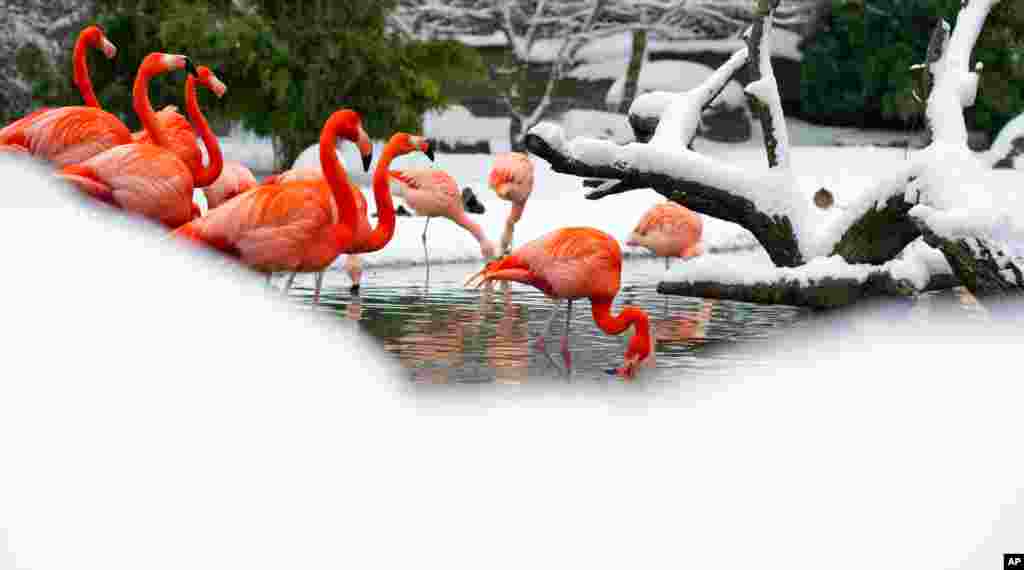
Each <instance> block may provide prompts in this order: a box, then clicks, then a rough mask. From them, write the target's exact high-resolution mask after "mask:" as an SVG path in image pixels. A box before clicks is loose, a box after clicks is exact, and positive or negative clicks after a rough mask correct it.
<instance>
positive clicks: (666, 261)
mask: <svg viewBox="0 0 1024 570" xmlns="http://www.w3.org/2000/svg"><path fill="white" fill-rule="evenodd" d="M665 271H668V256H667V255H666V256H665Z"/></svg>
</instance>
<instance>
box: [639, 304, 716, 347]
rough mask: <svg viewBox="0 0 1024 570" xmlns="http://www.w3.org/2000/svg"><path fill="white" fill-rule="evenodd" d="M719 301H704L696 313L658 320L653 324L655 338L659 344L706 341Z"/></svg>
mask: <svg viewBox="0 0 1024 570" xmlns="http://www.w3.org/2000/svg"><path fill="white" fill-rule="evenodd" d="M716 303H717V301H716V300H715V299H702V300H701V305H700V308H699V309H697V311H696V312H695V313H690V312H687V313H686V314H683V315H679V314H678V313H676V314H673V315H668V316H666V317H664V318H661V319H657V320H655V321H654V323H652V325H653V327H654V338H655V339H656V340H657V341H658V342H684V341H688V340H693V339H704V338H705V332H706V331H707V326H708V323H710V322H711V314H712V311H713V310H714V308H715V304H716Z"/></svg>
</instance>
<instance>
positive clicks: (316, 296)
mask: <svg viewBox="0 0 1024 570" xmlns="http://www.w3.org/2000/svg"><path fill="white" fill-rule="evenodd" d="M323 284H324V272H323V271H319V272H317V274H316V289H315V291H314V292H313V305H314V306H316V305H319V304H320V287H321V286H323Z"/></svg>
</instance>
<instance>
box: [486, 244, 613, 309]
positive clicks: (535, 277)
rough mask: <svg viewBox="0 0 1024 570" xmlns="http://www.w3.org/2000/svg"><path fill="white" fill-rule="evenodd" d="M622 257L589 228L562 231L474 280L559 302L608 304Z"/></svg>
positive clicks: (517, 251) (497, 263)
mask: <svg viewBox="0 0 1024 570" xmlns="http://www.w3.org/2000/svg"><path fill="white" fill-rule="evenodd" d="M621 272H622V252H621V250H620V248H619V244H618V242H617V241H615V239H614V238H613V237H611V236H610V235H608V234H607V233H605V232H602V231H600V230H597V229H594V228H587V227H577V228H562V229H559V230H555V231H553V232H550V233H547V234H545V235H543V236H541V237H539V238H537V239H534V240H533V241H530V242H528V243H525V244H523V245H521V246H519V247H518V248H516V249H515V250H514V251H512V253H510V254H509V255H507V256H505V257H503V258H501V259H499V260H497V261H494V262H492V263H490V264H488V265H487V266H486V267H485V268H484V270H483V271H482V272H481V273H479V274H478V275H477V276H476V277H477V278H482V279H483V280H484V281H517V282H520V283H526V284H528V285H532V286H534V287H536V288H537V289H540V290H541V291H543V292H544V293H545V294H546V295H548V296H550V297H554V298H558V299H579V298H583V297H590V298H601V299H611V298H614V297H615V295H616V294H618V291H619V280H620V275H621Z"/></svg>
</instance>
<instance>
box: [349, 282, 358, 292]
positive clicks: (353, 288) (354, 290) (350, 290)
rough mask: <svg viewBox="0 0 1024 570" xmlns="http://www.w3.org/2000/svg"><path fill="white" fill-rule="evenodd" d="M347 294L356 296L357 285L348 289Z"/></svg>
mask: <svg viewBox="0 0 1024 570" xmlns="http://www.w3.org/2000/svg"><path fill="white" fill-rule="evenodd" d="M348 292H349V293H351V294H353V295H358V294H359V284H358V283H356V284H355V285H353V286H351V287H349V288H348Z"/></svg>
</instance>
